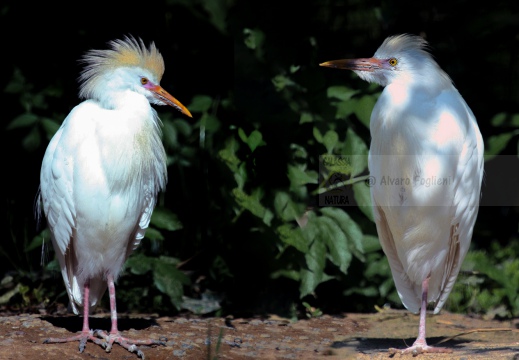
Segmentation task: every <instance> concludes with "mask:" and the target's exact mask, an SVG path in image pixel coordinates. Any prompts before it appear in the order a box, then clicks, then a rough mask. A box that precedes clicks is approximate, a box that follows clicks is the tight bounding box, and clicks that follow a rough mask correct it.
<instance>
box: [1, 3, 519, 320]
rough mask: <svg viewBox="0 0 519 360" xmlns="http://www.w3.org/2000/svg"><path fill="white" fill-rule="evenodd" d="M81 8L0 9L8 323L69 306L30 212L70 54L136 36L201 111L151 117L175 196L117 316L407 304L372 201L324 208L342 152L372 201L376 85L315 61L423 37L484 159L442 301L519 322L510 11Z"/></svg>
mask: <svg viewBox="0 0 519 360" xmlns="http://www.w3.org/2000/svg"><path fill="white" fill-rule="evenodd" d="M78 6H79V5H78V4H75V3H74V4H73V3H70V4H68V5H67V4H66V5H60V6H59V7H57V6H55V5H52V4H47V3H44V2H33V3H31V2H29V3H26V2H23V3H22V2H17V1H13V0H6V1H4V2H2V4H1V5H0V34H2V35H1V36H2V46H3V51H2V62H3V66H2V71H1V73H0V91H1V96H2V101H1V103H2V110H3V116H2V117H3V131H2V134H3V144H4V151H5V152H6V153H5V156H4V158H3V164H4V172H3V173H4V176H3V184H4V189H5V190H4V197H5V201H4V204H5V205H4V206H3V208H2V210H3V212H2V215H3V216H2V219H3V221H4V226H2V228H3V229H4V236H3V237H2V239H3V240H2V242H1V243H0V254H1V255H0V256H1V257H2V260H3V261H2V262H1V264H0V275H1V277H2V279H1V283H0V289H1V290H0V306H1V309H2V310H3V311H43V310H45V311H49V312H50V311H54V310H56V309H59V308H60V305H62V304H66V303H67V302H68V300H67V298H66V293H65V290H64V287H63V285H62V282H61V275H60V273H59V269H58V266H57V263H56V261H55V260H54V254H53V251H52V247H51V246H50V242H49V234H48V231H47V230H46V225H45V222H44V221H43V222H41V223H40V224H38V223H37V222H36V221H35V219H34V199H35V194H36V192H37V189H38V183H39V170H40V166H41V159H42V157H43V154H44V151H45V148H46V146H47V144H48V142H49V140H50V138H51V137H52V135H53V134H54V132H55V131H56V130H57V129H58V127H59V125H60V123H61V121H62V120H63V119H64V118H65V116H66V114H67V113H68V112H69V111H70V110H71V109H72V108H73V107H74V106H75V105H76V104H77V103H78V98H77V77H78V74H79V72H80V70H81V66H80V64H79V63H78V61H77V60H78V59H79V58H80V57H81V55H82V54H83V53H84V52H85V51H87V50H89V49H93V48H105V46H106V42H108V41H110V40H113V39H116V38H121V37H122V36H124V35H128V34H132V35H134V36H137V37H142V38H143V40H144V41H145V42H146V43H148V42H150V41H155V42H156V44H157V46H158V48H159V49H160V51H161V52H162V54H163V56H164V58H165V61H166V73H165V76H164V78H163V80H162V83H161V85H162V86H163V87H164V88H166V89H167V90H168V91H169V92H171V93H172V94H173V95H174V96H175V97H177V98H178V99H179V100H180V101H182V102H183V103H184V104H185V105H187V106H188V108H189V109H190V111H191V112H192V113H193V115H194V118H193V119H192V120H191V119H188V118H185V117H182V116H181V115H180V114H179V113H177V112H174V111H172V110H171V109H166V108H159V109H158V111H159V114H160V116H161V119H162V121H163V125H164V127H163V141H164V145H165V147H166V151H167V154H168V172H169V183H168V187H167V191H166V192H165V193H163V194H161V195H160V198H159V205H158V207H157V209H156V211H155V213H154V216H153V218H152V224H151V225H152V226H151V228H150V230H149V231H148V232H147V238H146V240H145V241H144V242H143V244H142V246H141V247H140V248H139V249H138V251H136V252H135V253H134V255H133V256H132V257H131V258H130V259H129V260H128V262H127V264H126V269H125V271H124V273H123V275H122V276H121V277H120V278H119V280H118V284H117V291H118V292H117V294H118V308H119V310H120V311H133V312H155V313H161V314H175V313H178V312H192V313H196V314H201V315H204V314H209V315H219V316H222V315H227V314H234V315H238V314H239V315H242V316H247V315H265V314H270V313H276V314H279V315H282V316H286V317H289V318H292V319H295V318H298V317H304V316H319V315H320V314H322V313H323V312H324V313H337V312H344V311H356V312H372V311H374V309H375V308H376V307H377V306H378V307H381V306H384V305H385V304H388V305H390V306H392V307H401V306H402V305H401V303H400V301H399V299H398V296H397V295H396V291H395V288H394V284H393V281H392V279H391V275H390V272H389V267H388V264H387V261H386V259H385V257H384V256H383V253H382V251H381V249H380V245H379V244H378V239H377V235H376V230H375V226H374V223H373V221H372V215H371V212H370V210H369V207H366V206H354V205H351V206H344V207H324V206H320V203H319V201H318V199H319V192H320V191H321V190H320V189H322V186H320V181H322V178H320V177H319V174H320V173H319V171H320V165H321V176H322V175H323V174H324V173H325V169H324V168H323V167H322V163H320V161H319V159H320V157H321V158H322V156H326V155H328V156H329V155H348V154H349V155H359V156H358V157H356V158H357V159H359V160H358V162H357V163H356V164H355V167H353V168H352V169H349V170H347V171H345V173H344V174H343V175H344V176H346V177H347V178H350V177H351V179H352V180H351V181H352V183H353V185H351V186H349V187H348V189H349V191H350V195H351V203H352V204H354V203H355V202H358V203H359V204H366V199H367V198H368V194H369V189H368V188H367V186H365V184H364V182H363V179H364V178H365V175H366V174H367V168H366V163H365V160H364V161H363V160H362V159H365V155H366V154H367V149H368V147H369V141H370V136H369V128H368V125H369V116H370V113H371V109H372V107H373V105H374V104H375V102H376V100H377V97H378V95H379V93H380V91H381V88H380V87H378V86H376V85H370V84H368V83H365V82H363V81H361V80H360V79H358V78H357V77H356V76H355V75H354V74H352V73H350V72H346V71H338V70H330V69H325V68H321V67H319V66H318V64H319V63H320V62H323V61H326V60H332V59H338V58H345V57H368V56H371V55H372V54H373V53H374V51H375V50H376V48H377V47H378V46H379V45H380V44H381V43H382V41H383V39H384V38H385V37H386V36H389V35H393V34H397V33H403V32H407V33H413V34H419V35H422V36H424V37H425V38H426V39H427V40H428V41H429V42H430V44H431V46H432V52H433V54H434V56H435V58H436V59H437V61H438V62H439V64H440V65H441V67H442V68H443V69H444V70H445V71H446V72H447V73H448V74H449V75H450V76H451V77H452V79H453V81H454V82H455V84H456V86H457V88H458V89H459V90H460V92H461V94H463V96H464V98H465V100H466V101H467V102H468V104H469V105H470V106H471V108H472V110H473V112H474V113H475V115H476V117H477V119H478V122H479V126H480V128H481V131H482V133H483V137H484V139H485V146H486V160H487V161H486V165H485V168H486V175H485V183H484V185H483V200H482V206H481V207H480V212H479V217H478V220H477V223H476V227H475V230H474V237H473V241H472V245H471V251H470V252H469V254H468V256H467V258H466V260H465V262H464V266H463V271H462V273H461V274H460V276H459V278H458V282H457V285H456V288H455V290H454V291H453V293H452V294H451V296H450V298H449V301H448V303H447V305H446V308H447V309H448V310H450V311H459V312H469V313H477V314H484V315H485V316H489V317H499V318H507V317H513V316H518V315H519V296H518V294H517V288H519V275H518V274H519V260H518V259H519V241H518V240H519V235H518V232H519V229H518V223H519V206H518V204H519V190H518V187H517V184H519V175H518V172H519V161H518V160H519V159H518V156H517V155H518V152H519V151H518V140H519V130H518V129H519V61H518V60H519V5H518V3H517V2H514V1H493V2H487V3H484V4H479V5H478V6H473V4H472V3H470V2H469V1H467V0H458V1H449V2H434V3H431V4H429V3H427V2H416V1H401V2H394V1H358V0H343V1H326V0H312V1H306V2H298V1H292V0H290V1H284V2H283V3H281V2H279V1H277V2H274V1H269V0H267V1H265V0H263V1H257V0H252V1H239V0H195V1H187V0H163V1H153V2H149V3H146V4H142V3H139V4H135V5H132V4H130V3H128V2H124V3H122V2H121V3H119V2H103V3H96V2H88V3H85V4H82V6H81V7H78ZM22 30H23V31H22ZM498 155H499V156H498ZM328 170H332V169H328ZM42 244H45V245H44V246H43V247H42ZM102 306H105V307H107V302H106V299H105V303H104V304H102Z"/></svg>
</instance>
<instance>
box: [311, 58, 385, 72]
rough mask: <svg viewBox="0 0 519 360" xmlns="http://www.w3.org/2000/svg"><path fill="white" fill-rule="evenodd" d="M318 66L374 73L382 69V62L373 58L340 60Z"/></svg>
mask: <svg viewBox="0 0 519 360" xmlns="http://www.w3.org/2000/svg"><path fill="white" fill-rule="evenodd" d="M319 66H325V67H331V68H335V69H348V70H354V71H375V70H377V69H380V68H381V67H382V61H381V60H380V59H375V58H363V59H342V60H332V61H326V62H323V63H321V64H319Z"/></svg>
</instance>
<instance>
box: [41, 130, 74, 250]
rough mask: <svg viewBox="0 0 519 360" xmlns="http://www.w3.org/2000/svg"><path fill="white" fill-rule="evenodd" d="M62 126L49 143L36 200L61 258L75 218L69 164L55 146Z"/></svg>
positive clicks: (71, 172) (61, 131)
mask: <svg viewBox="0 0 519 360" xmlns="http://www.w3.org/2000/svg"><path fill="white" fill-rule="evenodd" d="M65 121H66V120H65ZM65 124H66V123H65V122H64V123H63V125H62V126H61V128H60V129H59V130H58V132H57V133H56V134H55V135H54V137H53V138H52V140H51V142H50V143H49V146H48V147H47V151H46V152H45V156H44V157H43V161H42V167H41V173H40V201H41V203H42V205H43V210H44V212H45V216H46V217H47V224H48V226H49V228H50V230H51V233H52V234H53V238H54V241H55V243H56V245H57V250H58V252H59V253H60V254H61V255H64V254H65V252H66V251H67V248H68V246H69V243H70V239H71V236H72V232H73V230H74V227H75V217H76V210H75V208H74V202H73V187H72V176H73V169H72V166H73V164H72V163H71V162H69V161H68V159H67V154H65V153H64V152H63V150H62V149H61V148H60V147H59V146H58V145H59V143H60V139H61V136H62V134H63V130H64V127H65Z"/></svg>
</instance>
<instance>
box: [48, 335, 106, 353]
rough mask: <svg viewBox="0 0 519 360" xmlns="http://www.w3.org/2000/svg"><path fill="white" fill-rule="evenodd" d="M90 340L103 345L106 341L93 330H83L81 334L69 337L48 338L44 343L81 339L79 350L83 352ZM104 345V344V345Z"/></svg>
mask: <svg viewBox="0 0 519 360" xmlns="http://www.w3.org/2000/svg"><path fill="white" fill-rule="evenodd" d="M88 340H90V341H92V342H93V343H95V344H97V345H101V346H103V344H104V341H103V340H101V339H99V338H97V337H96V336H95V335H94V332H93V331H92V330H83V331H81V332H80V333H79V334H77V335H74V336H70V337H67V338H48V339H45V340H43V343H44V344H51V343H65V342H71V341H79V352H81V353H82V352H83V351H84V350H85V346H86V343H87V341H88ZM103 347H104V346H103Z"/></svg>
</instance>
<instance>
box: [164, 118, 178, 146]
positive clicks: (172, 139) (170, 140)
mask: <svg viewBox="0 0 519 360" xmlns="http://www.w3.org/2000/svg"><path fill="white" fill-rule="evenodd" d="M162 134H163V140H164V144H165V145H166V148H167V147H173V148H175V147H177V146H179V143H178V133H177V128H176V127H175V126H174V125H173V123H172V122H171V121H164V122H163V126H162Z"/></svg>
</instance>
